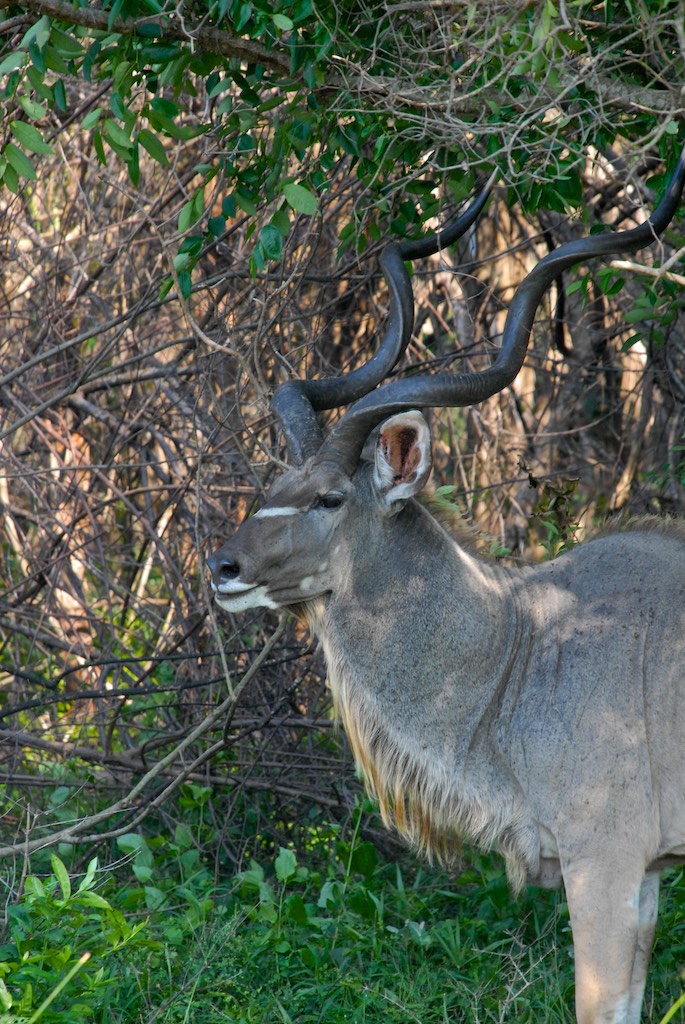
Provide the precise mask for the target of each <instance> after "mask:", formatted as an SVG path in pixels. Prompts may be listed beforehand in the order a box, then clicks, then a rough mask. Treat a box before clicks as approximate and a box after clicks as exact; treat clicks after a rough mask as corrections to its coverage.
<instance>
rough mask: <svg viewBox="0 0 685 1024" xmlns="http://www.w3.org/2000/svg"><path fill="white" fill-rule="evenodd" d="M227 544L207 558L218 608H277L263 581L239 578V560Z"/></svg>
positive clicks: (242, 609)
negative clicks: (246, 580)
mask: <svg viewBox="0 0 685 1024" xmlns="http://www.w3.org/2000/svg"><path fill="white" fill-rule="evenodd" d="M226 547H227V545H224V547H223V548H220V549H219V550H218V551H216V552H215V553H214V554H213V555H210V556H209V558H208V559H207V565H208V566H209V568H210V570H211V573H212V580H211V586H212V590H213V591H214V598H215V600H216V603H217V604H218V605H219V607H220V608H223V610H224V611H227V612H244V611H247V610H248V609H249V608H259V607H266V608H277V607H278V604H277V603H276V602H275V601H273V600H272V599H271V598H270V597H269V595H268V587H267V585H266V584H264V583H248V582H245V581H244V580H242V579H241V571H242V570H241V566H240V562H239V561H238V560H237V558H236V557H235V556H233V555H232V554H231V553H230V551H229V552H227V551H226Z"/></svg>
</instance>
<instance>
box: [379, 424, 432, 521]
mask: <svg viewBox="0 0 685 1024" xmlns="http://www.w3.org/2000/svg"><path fill="white" fill-rule="evenodd" d="M430 471H431V451H430V431H429V430H428V425H427V423H426V421H425V420H424V418H423V416H422V415H421V413H418V412H407V413H400V414H399V415H398V416H392V417H391V418H390V419H389V420H386V421H385V423H383V425H382V426H381V428H380V431H379V433H378V440H377V442H376V461H375V470H374V481H375V483H376V486H377V487H378V490H379V491H380V492H381V494H383V496H384V497H385V500H386V501H387V502H388V504H390V503H391V502H393V501H399V500H400V499H401V498H410V497H411V496H412V495H413V494H416V493H417V492H418V491H420V490H421V488H422V487H423V485H424V484H425V482H426V480H427V479H428V477H429V475H430Z"/></svg>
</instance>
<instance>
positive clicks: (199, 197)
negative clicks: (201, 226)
mask: <svg viewBox="0 0 685 1024" xmlns="http://www.w3.org/2000/svg"><path fill="white" fill-rule="evenodd" d="M203 210H204V192H203V190H202V189H200V191H199V192H196V193H195V195H194V196H193V197H192V199H189V200H188V202H187V203H184V204H183V206H182V207H181V212H180V213H179V215H178V230H179V231H180V233H181V234H184V233H185V232H186V231H187V230H188V229H189V228H191V227H192V226H193V224H195V222H196V221H198V220H199V219H200V217H201V216H202V212H203Z"/></svg>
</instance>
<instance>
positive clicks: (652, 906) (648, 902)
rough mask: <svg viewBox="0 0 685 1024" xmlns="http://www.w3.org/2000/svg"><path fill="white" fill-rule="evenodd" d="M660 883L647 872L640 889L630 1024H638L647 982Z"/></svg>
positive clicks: (655, 874) (656, 874) (652, 873)
mask: <svg viewBox="0 0 685 1024" xmlns="http://www.w3.org/2000/svg"><path fill="white" fill-rule="evenodd" d="M660 881H661V875H660V873H659V872H658V871H648V872H647V874H646V875H645V878H644V881H643V883H642V885H641V887H640V903H639V909H638V931H637V948H636V950H635V960H634V962H633V977H632V979H631V983H630V1012H629V1014H628V1018H627V1019H628V1021H629V1022H630V1024H638V1022H639V1020H640V1009H641V1007H642V999H643V996H644V993H645V981H646V980H647V968H648V967H649V958H650V956H651V954H652V946H653V944H654V932H655V930H656V918H657V913H658V910H659V882H660Z"/></svg>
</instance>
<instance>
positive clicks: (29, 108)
mask: <svg viewBox="0 0 685 1024" xmlns="http://www.w3.org/2000/svg"><path fill="white" fill-rule="evenodd" d="M19 105H20V106H21V109H22V110H23V111H24V113H25V114H26V116H27V117H30V118H31V120H32V121H40V120H41V118H43V117H45V115H46V114H47V112H48V108H47V107H46V106H45V104H43V103H36V102H35V100H30V99H29V98H28V96H20V97H19Z"/></svg>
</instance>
